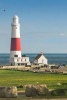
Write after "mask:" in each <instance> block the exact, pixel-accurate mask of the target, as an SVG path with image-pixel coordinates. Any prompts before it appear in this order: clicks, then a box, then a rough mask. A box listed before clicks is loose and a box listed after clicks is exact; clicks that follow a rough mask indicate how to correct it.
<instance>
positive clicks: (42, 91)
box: [37, 84, 49, 95]
mask: <svg viewBox="0 0 67 100" xmlns="http://www.w3.org/2000/svg"><path fill="white" fill-rule="evenodd" d="M37 92H38V95H47V94H48V93H49V89H48V88H47V86H46V85H45V84H42V85H39V86H37Z"/></svg>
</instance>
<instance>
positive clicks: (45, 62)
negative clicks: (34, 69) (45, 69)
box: [34, 53, 48, 65]
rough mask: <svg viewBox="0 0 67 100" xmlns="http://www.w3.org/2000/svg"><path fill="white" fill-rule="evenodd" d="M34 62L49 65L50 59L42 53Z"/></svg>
mask: <svg viewBox="0 0 67 100" xmlns="http://www.w3.org/2000/svg"><path fill="white" fill-rule="evenodd" d="M34 64H36V65H47V64H48V60H47V58H46V57H45V56H44V55H43V53H40V54H38V55H37V56H36V57H35V59H34Z"/></svg>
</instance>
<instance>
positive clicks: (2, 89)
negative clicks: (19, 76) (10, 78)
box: [0, 87, 7, 98]
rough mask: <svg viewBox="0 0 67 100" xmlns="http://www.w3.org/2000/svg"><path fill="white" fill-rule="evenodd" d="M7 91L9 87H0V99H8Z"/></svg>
mask: <svg viewBox="0 0 67 100" xmlns="http://www.w3.org/2000/svg"><path fill="white" fill-rule="evenodd" d="M6 89H7V87H0V98H5V97H6Z"/></svg>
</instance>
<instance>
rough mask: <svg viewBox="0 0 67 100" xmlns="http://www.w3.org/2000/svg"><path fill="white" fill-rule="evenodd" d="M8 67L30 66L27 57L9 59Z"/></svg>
mask: <svg viewBox="0 0 67 100" xmlns="http://www.w3.org/2000/svg"><path fill="white" fill-rule="evenodd" d="M10 65H11V66H22V65H25V66H27V65H28V66H29V65H31V63H30V61H29V57H13V58H11V59H10Z"/></svg>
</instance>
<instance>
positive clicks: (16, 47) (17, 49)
mask: <svg viewBox="0 0 67 100" xmlns="http://www.w3.org/2000/svg"><path fill="white" fill-rule="evenodd" d="M11 28H12V29H11V31H12V32H11V47H10V62H11V63H12V61H13V60H12V59H13V58H14V57H21V42H20V23H19V18H18V16H16V15H15V16H14V17H13V21H12V24H11Z"/></svg>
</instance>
